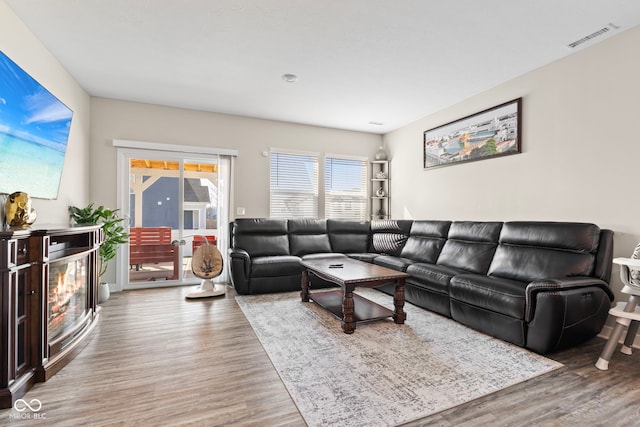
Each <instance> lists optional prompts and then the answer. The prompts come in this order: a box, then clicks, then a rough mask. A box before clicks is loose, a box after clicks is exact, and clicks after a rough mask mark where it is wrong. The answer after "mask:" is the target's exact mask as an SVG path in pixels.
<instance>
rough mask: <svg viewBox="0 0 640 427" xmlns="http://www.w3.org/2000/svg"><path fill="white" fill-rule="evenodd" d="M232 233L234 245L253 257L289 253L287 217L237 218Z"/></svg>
mask: <svg viewBox="0 0 640 427" xmlns="http://www.w3.org/2000/svg"><path fill="white" fill-rule="evenodd" d="M232 233H233V238H232V247H233V248H237V249H244V250H245V251H247V252H248V253H249V255H251V257H259V256H274V255H289V238H288V236H287V220H286V219H265V218H240V219H236V220H235V222H234V224H233V230H232Z"/></svg>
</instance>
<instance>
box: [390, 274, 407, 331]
mask: <svg viewBox="0 0 640 427" xmlns="http://www.w3.org/2000/svg"><path fill="white" fill-rule="evenodd" d="M393 306H394V307H395V311H394V312H393V321H394V322H395V323H397V324H399V325H402V324H403V323H404V321H405V320H406V319H407V313H405V312H404V310H403V309H402V307H404V279H397V280H396V290H395V292H394V294H393Z"/></svg>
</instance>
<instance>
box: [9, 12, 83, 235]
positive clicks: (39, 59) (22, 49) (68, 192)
mask: <svg viewBox="0 0 640 427" xmlns="http://www.w3.org/2000/svg"><path fill="white" fill-rule="evenodd" d="M0 50H1V51H2V52H4V54H5V55H7V56H8V57H9V58H11V59H12V60H13V61H14V62H15V63H16V64H18V65H19V66H20V67H21V68H22V69H23V70H25V71H26V72H27V73H29V75H31V77H33V78H34V79H35V80H37V81H38V82H39V83H40V84H42V85H43V86H44V87H46V88H47V89H48V90H49V92H51V93H52V94H53V95H55V96H56V97H57V98H58V99H60V100H61V101H62V102H63V103H64V104H66V105H67V106H68V107H69V108H71V110H73V120H72V122H71V133H70V135H69V143H68V146H67V153H66V156H65V161H64V169H63V172H62V179H61V182H60V191H59V193H58V198H57V199H56V200H43V199H33V207H34V208H35V209H36V210H37V211H38V219H37V221H36V225H43V224H68V223H69V213H68V210H67V208H68V206H69V205H80V206H84V205H86V204H87V203H88V201H89V178H88V177H89V125H90V120H89V119H90V110H89V108H90V107H89V106H90V104H89V95H87V93H86V92H85V91H84V90H83V89H82V88H81V87H80V86H79V85H78V84H77V83H76V82H75V80H74V79H73V78H72V77H71V76H70V75H69V73H67V71H66V70H65V69H64V68H63V67H62V65H60V63H59V62H58V61H57V60H56V58H54V57H53V55H51V53H50V52H49V51H48V50H47V49H46V48H45V47H44V46H43V45H42V43H40V41H39V40H38V39H37V38H36V37H35V36H34V35H33V34H32V33H31V31H29V29H28V28H27V27H26V26H25V25H24V24H23V23H22V21H21V20H20V19H18V17H17V16H16V15H15V14H14V13H13V11H12V10H11V9H10V8H9V7H8V6H7V5H6V4H5V2H4V1H2V0H0ZM19 190H20V189H19V188H16V189H15V191H19Z"/></svg>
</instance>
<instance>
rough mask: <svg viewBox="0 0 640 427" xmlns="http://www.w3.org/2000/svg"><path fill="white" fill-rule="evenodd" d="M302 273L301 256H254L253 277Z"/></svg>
mask: <svg viewBox="0 0 640 427" xmlns="http://www.w3.org/2000/svg"><path fill="white" fill-rule="evenodd" d="M296 274H302V267H301V266H300V257H297V256H293V255H281V256H263V257H256V258H253V260H252V262H251V277H274V276H294V275H296Z"/></svg>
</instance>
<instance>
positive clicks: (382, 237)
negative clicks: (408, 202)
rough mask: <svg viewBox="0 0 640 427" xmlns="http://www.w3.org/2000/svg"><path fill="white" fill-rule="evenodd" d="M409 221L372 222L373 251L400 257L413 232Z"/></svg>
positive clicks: (387, 220) (386, 220)
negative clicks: (410, 233)
mask: <svg viewBox="0 0 640 427" xmlns="http://www.w3.org/2000/svg"><path fill="white" fill-rule="evenodd" d="M412 223H413V221H411V220H408V219H379V220H372V221H371V245H372V248H371V251H372V252H376V253H379V254H383V255H394V256H400V253H401V252H402V249H403V248H404V245H405V243H407V239H408V238H409V232H410V231H411V224H412Z"/></svg>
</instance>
